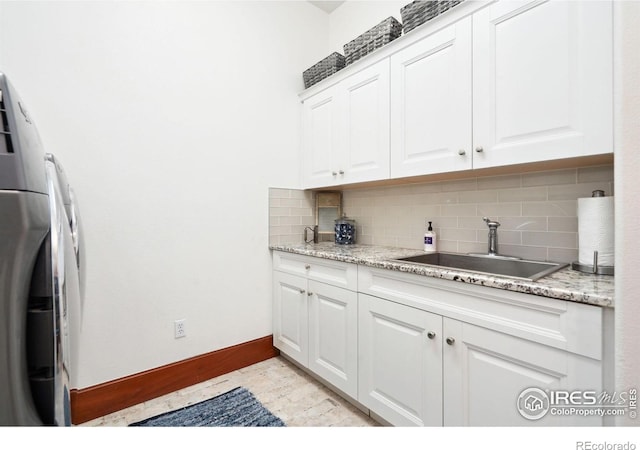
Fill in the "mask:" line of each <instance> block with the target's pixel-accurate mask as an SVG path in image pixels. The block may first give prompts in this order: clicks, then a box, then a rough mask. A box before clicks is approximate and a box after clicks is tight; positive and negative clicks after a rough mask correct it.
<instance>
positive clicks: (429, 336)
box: [427, 331, 436, 339]
mask: <svg viewBox="0 0 640 450" xmlns="http://www.w3.org/2000/svg"><path fill="white" fill-rule="evenodd" d="M427 337H428V338H429V339H433V338H435V337H436V334H435V333H434V332H433V331H429V332H428V333H427Z"/></svg>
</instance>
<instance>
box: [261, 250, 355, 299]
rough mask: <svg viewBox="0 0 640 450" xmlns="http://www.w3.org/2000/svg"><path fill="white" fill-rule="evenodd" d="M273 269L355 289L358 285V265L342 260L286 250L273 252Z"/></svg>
mask: <svg viewBox="0 0 640 450" xmlns="http://www.w3.org/2000/svg"><path fill="white" fill-rule="evenodd" d="M273 270H278V271H280V272H285V273H290V274H294V275H302V276H305V277H307V278H308V279H309V280H315V281H320V282H322V283H327V284H330V285H333V286H338V287H342V288H345V289H349V290H352V291H355V290H356V289H357V287H358V267H357V266H356V265H355V264H349V263H345V262H342V261H331V260H328V259H323V258H316V257H313V256H304V255H297V254H295V253H287V252H278V251H274V252H273Z"/></svg>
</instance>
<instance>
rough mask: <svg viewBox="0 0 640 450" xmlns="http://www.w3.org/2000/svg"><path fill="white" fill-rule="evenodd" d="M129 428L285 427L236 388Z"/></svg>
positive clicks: (257, 402)
mask: <svg viewBox="0 0 640 450" xmlns="http://www.w3.org/2000/svg"><path fill="white" fill-rule="evenodd" d="M129 426H130V427H284V426H285V424H284V422H282V420H280V419H279V418H278V417H276V416H274V415H273V414H272V413H271V412H270V411H269V410H268V409H267V408H265V407H264V406H262V403H260V402H259V401H258V400H257V399H256V398H255V397H254V396H253V394H252V393H251V392H249V391H248V390H246V389H245V388H243V387H238V388H235V389H233V390H231V391H229V392H226V393H224V394H220V395H218V396H216V397H213V398H211V399H209V400H205V401H203V402H200V403H196V404H194V405H189V406H186V407H184V408H181V409H177V410H175V411H171V412H167V413H163V414H160V415H157V416H155V417H151V418H149V419H145V420H143V421H141V422H136V423H132V424H131V425H129Z"/></svg>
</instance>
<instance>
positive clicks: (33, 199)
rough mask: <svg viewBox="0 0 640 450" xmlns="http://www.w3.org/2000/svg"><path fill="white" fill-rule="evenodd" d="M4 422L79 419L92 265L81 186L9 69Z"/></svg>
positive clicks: (1, 254) (1, 136) (5, 100)
mask: <svg viewBox="0 0 640 450" xmlns="http://www.w3.org/2000/svg"><path fill="white" fill-rule="evenodd" d="M0 116H1V117H0V118H1V128H0V425H12V426H13V425H28V426H33V425H70V424H71V408H70V395H69V390H70V385H69V379H70V376H73V375H74V374H75V372H74V371H76V370H77V365H78V345H77V344H78V342H77V340H78V335H79V330H80V323H81V319H82V298H83V280H84V277H83V265H84V253H83V246H82V236H81V228H80V224H79V220H78V218H79V215H78V212H77V206H76V205H75V201H74V197H73V191H72V190H71V188H70V187H69V184H68V182H67V177H66V175H65V173H64V171H63V169H62V166H61V165H60V163H59V161H57V160H56V158H55V157H54V156H53V155H51V154H48V153H45V151H44V148H43V146H42V144H41V141H40V137H39V135H38V132H37V130H36V127H35V125H34V123H33V121H32V119H31V117H30V116H29V114H28V112H27V109H26V108H25V105H24V103H23V102H22V101H21V100H20V98H19V97H18V94H17V93H16V91H15V89H14V88H13V87H12V86H11V84H10V83H9V81H8V80H7V77H6V76H5V75H4V74H3V73H0Z"/></svg>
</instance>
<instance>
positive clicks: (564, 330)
mask: <svg viewBox="0 0 640 450" xmlns="http://www.w3.org/2000/svg"><path fill="white" fill-rule="evenodd" d="M358 280H359V285H358V291H359V292H363V293H366V294H369V295H373V296H376V297H380V298H384V299H387V300H391V301H394V302H397V303H401V304H404V305H407V306H412V307H414V308H419V309H422V310H424V311H428V312H432V313H435V314H440V315H442V316H444V317H450V318H453V319H457V320H460V321H463V322H467V323H470V324H474V325H478V326H481V327H485V328H489V329H492V330H495V331H499V332H502V333H505V334H510V335H512V336H517V337H521V338H523V339H527V340H530V341H533V342H537V343H540V344H544V345H548V346H551V347H555V348H559V349H562V350H566V351H569V352H572V353H576V354H579V355H583V356H588V357H590V358H593V359H596V360H601V359H602V354H603V349H602V347H603V340H602V339H603V338H602V336H603V331H602V330H603V312H602V308H599V307H597V306H591V305H583V304H580V303H575V302H569V301H565V300H557V299H550V298H544V297H538V296H535V295H529V294H522V293H518V292H511V291H506V290H500V289H495V288H489V287H484V286H473V285H469V284H465V283H457V282H453V281H449V280H439V279H436V278H430V277H423V276H419V275H414V274H407V273H400V272H395V271H391V270H384V269H376V268H370V267H364V266H360V267H359V273H358Z"/></svg>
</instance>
